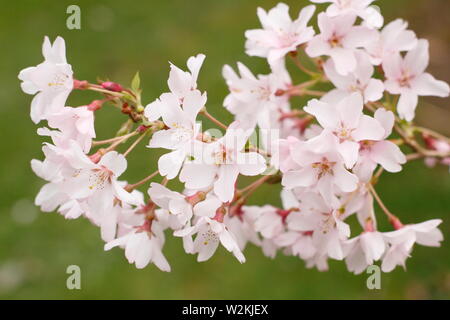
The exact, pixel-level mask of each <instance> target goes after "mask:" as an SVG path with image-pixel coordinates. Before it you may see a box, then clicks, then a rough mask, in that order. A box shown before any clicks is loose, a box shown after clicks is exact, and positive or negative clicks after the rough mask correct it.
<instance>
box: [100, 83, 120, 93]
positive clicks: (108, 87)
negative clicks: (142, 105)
mask: <svg viewBox="0 0 450 320" xmlns="http://www.w3.org/2000/svg"><path fill="white" fill-rule="evenodd" d="M101 86H102V88H103V89H106V90H109V91H114V92H121V91H123V88H122V86H121V85H120V84H118V83H115V82H112V81H106V82H102V84H101Z"/></svg>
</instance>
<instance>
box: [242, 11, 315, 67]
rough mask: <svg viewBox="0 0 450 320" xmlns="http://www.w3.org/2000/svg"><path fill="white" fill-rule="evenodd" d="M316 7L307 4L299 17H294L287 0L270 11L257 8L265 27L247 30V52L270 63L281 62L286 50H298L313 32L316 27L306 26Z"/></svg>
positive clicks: (287, 51)
mask: <svg viewBox="0 0 450 320" xmlns="http://www.w3.org/2000/svg"><path fill="white" fill-rule="evenodd" d="M314 11H315V7H314V6H307V7H305V8H303V9H302V10H301V11H300V13H299V15H298V18H297V19H296V20H294V21H292V19H291V17H290V16H289V7H288V6H287V5H286V4H284V3H279V4H278V5H277V6H276V7H274V8H272V9H270V10H269V11H268V12H266V11H265V10H264V9H262V8H258V18H259V20H260V21H261V25H262V27H263V29H254V30H248V31H246V32H245V37H246V38H247V42H246V44H245V48H246V53H247V54H248V55H250V56H257V57H263V58H267V60H268V61H269V64H270V65H277V64H279V63H280V61H282V59H283V58H284V56H285V55H286V54H287V53H289V52H290V51H296V50H297V47H298V46H299V45H301V44H303V43H306V42H307V41H309V40H310V39H311V38H312V37H313V36H314V30H313V28H312V27H308V26H307V24H308V22H309V20H310V19H311V17H312V15H313V14H314Z"/></svg>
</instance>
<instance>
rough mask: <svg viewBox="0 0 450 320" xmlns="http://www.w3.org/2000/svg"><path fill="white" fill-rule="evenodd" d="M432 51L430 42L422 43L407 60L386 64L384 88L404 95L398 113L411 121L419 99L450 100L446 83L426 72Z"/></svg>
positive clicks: (393, 58) (397, 57)
mask: <svg viewBox="0 0 450 320" xmlns="http://www.w3.org/2000/svg"><path fill="white" fill-rule="evenodd" d="M428 47H429V44H428V41H427V40H419V41H418V44H417V46H416V47H415V48H414V49H412V50H411V51H409V52H408V53H407V54H406V56H405V57H404V58H402V57H401V56H400V54H399V53H397V54H392V55H390V56H388V57H386V58H385V59H384V60H383V70H384V73H385V75H386V81H385V83H384V85H385V87H386V90H387V91H388V92H390V93H392V94H399V95H400V99H399V101H398V104H397V112H398V114H399V115H400V118H402V119H405V120H407V121H411V120H413V119H414V115H415V110H416V107H417V102H418V98H419V96H438V97H448V95H449V93H450V87H449V86H448V84H447V83H446V82H444V81H440V80H436V79H435V78H434V77H433V76H432V75H431V74H429V73H426V72H425V69H426V68H427V66H428V62H429V53H428Z"/></svg>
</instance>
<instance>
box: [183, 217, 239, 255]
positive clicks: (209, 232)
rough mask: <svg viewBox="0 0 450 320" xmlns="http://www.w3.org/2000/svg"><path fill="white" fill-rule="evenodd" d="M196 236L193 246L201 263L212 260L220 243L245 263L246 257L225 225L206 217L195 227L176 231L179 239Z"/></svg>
mask: <svg viewBox="0 0 450 320" xmlns="http://www.w3.org/2000/svg"><path fill="white" fill-rule="evenodd" d="M194 234H197V236H196V238H195V241H194V244H193V253H198V257H197V260H198V261H199V262H202V261H206V260H208V259H209V258H211V257H212V255H213V254H214V252H216V249H217V247H218V246H219V243H221V244H222V245H223V246H224V248H225V249H227V250H228V251H229V252H232V253H233V255H234V256H235V257H236V259H238V261H239V262H240V263H244V262H245V257H244V255H243V254H242V252H241V250H240V249H239V245H238V244H237V241H236V239H235V237H234V235H233V234H232V233H231V232H229V230H228V228H227V227H226V225H225V224H224V223H222V222H219V221H216V220H213V219H211V218H209V217H207V216H204V217H201V218H200V219H199V220H198V221H197V223H196V224H195V225H194V226H192V227H187V228H185V229H183V230H179V231H175V233H174V235H175V236H178V237H185V236H188V235H194Z"/></svg>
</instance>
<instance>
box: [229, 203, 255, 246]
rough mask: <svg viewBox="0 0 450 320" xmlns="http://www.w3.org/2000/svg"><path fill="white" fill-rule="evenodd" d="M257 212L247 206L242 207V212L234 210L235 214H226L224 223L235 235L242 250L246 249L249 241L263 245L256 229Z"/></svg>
mask: <svg viewBox="0 0 450 320" xmlns="http://www.w3.org/2000/svg"><path fill="white" fill-rule="evenodd" d="M257 214H258V213H257V212H254V211H252V210H248V209H247V207H242V208H241V209H240V212H234V214H233V215H230V214H227V215H225V218H224V223H225V225H226V226H227V227H228V230H230V232H231V233H232V234H233V235H234V238H235V239H236V242H237V244H238V246H239V249H241V251H243V250H244V249H245V247H246V245H247V243H248V242H251V243H253V244H254V245H256V246H260V245H261V239H260V237H259V236H258V233H257V231H256V230H255V220H256V217H257Z"/></svg>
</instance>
